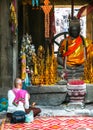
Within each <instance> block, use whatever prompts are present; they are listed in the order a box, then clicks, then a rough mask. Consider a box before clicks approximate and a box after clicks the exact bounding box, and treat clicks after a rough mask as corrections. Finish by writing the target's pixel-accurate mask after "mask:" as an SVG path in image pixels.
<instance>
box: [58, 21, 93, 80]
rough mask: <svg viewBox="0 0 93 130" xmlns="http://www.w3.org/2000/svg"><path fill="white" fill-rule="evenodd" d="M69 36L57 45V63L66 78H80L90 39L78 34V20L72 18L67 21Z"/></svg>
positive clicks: (90, 45) (89, 47)
mask: <svg viewBox="0 0 93 130" xmlns="http://www.w3.org/2000/svg"><path fill="white" fill-rule="evenodd" d="M68 31H69V36H68V37H66V38H65V39H64V40H63V41H62V42H61V43H60V47H59V53H58V55H57V59H58V64H59V65H61V66H62V67H63V68H62V70H64V71H63V73H64V72H65V73H66V79H72V78H81V77H82V76H83V72H84V62H85V60H86V59H87V58H88V53H89V51H90V49H91V47H93V45H92V44H91V42H90V40H88V39H87V38H84V37H83V36H82V35H80V21H79V20H78V19H73V20H71V21H70V22H69V29H68Z"/></svg>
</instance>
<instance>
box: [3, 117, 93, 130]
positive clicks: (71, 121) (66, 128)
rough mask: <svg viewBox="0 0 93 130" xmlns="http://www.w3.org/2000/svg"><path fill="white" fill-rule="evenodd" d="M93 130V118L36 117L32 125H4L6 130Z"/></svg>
mask: <svg viewBox="0 0 93 130" xmlns="http://www.w3.org/2000/svg"><path fill="white" fill-rule="evenodd" d="M81 129H82V130H86V129H88V130H93V117H35V119H34V121H33V122H32V123H22V124H20V123H19V124H10V123H6V124H5V125H4V130H81Z"/></svg>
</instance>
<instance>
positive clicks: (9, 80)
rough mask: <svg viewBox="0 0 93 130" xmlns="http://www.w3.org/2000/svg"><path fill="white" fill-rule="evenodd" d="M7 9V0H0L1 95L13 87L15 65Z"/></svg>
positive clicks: (14, 52) (15, 48) (14, 53)
mask: <svg viewBox="0 0 93 130" xmlns="http://www.w3.org/2000/svg"><path fill="white" fill-rule="evenodd" d="M9 8H10V5H9V1H8V0H0V91H2V92H3V93H4V92H5V91H4V90H7V89H9V87H10V88H11V87H12V85H13V75H14V76H15V75H16V63H17V62H16V59H17V53H16V50H17V45H13V43H12V38H11V32H10V26H9ZM13 57H15V58H13ZM13 73H15V74H13ZM4 88H5V89H4ZM1 89H2V90H1ZM2 92H1V94H3V93H2ZM3 95H4V94H3Z"/></svg>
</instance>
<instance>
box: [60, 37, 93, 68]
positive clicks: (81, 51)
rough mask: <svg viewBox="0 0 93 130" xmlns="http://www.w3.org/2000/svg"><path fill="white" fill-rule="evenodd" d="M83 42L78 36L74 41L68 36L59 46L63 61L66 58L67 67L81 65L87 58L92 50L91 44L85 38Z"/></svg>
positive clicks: (92, 45)
mask: <svg viewBox="0 0 93 130" xmlns="http://www.w3.org/2000/svg"><path fill="white" fill-rule="evenodd" d="M83 40H84V43H83ZM83 40H82V38H81V36H78V37H77V38H76V39H72V37H70V36H69V37H68V38H66V39H64V40H63V41H62V43H61V44H60V48H59V51H60V53H61V54H62V59H63V61H64V59H65V57H67V58H66V64H67V65H68V66H75V65H82V64H83V63H84V61H85V59H86V57H88V53H89V51H90V50H91V49H92V48H93V44H91V42H90V41H89V40H87V39H85V38H83Z"/></svg>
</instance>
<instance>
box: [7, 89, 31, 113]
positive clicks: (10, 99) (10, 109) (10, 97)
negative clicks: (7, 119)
mask: <svg viewBox="0 0 93 130" xmlns="http://www.w3.org/2000/svg"><path fill="white" fill-rule="evenodd" d="M28 96H29V95H28V93H26V96H25V105H24V103H23V102H21V101H19V104H18V106H15V105H14V104H13V101H14V99H15V94H14V92H13V91H12V90H9V91H8V110H7V112H9V113H13V112H15V111H18V110H21V111H25V109H28V108H29V98H28Z"/></svg>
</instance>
